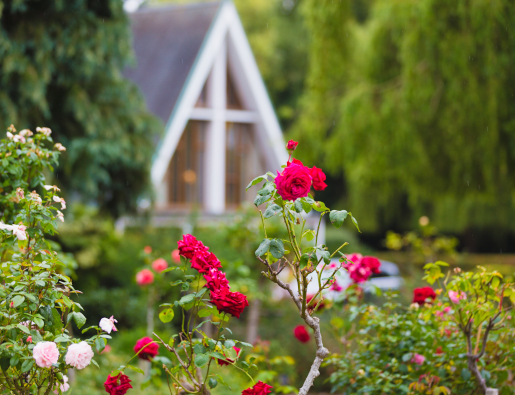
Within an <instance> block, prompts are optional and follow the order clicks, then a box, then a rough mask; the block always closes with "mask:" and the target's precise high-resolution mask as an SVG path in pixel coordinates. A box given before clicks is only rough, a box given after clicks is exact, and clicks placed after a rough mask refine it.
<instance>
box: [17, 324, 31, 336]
mask: <svg viewBox="0 0 515 395" xmlns="http://www.w3.org/2000/svg"><path fill="white" fill-rule="evenodd" d="M16 327H17V328H18V329H19V330H21V331H22V332H25V333H26V334H27V335H30V330H29V328H27V327H26V326H25V325H22V324H18V325H16Z"/></svg>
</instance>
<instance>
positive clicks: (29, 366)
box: [21, 359, 34, 373]
mask: <svg viewBox="0 0 515 395" xmlns="http://www.w3.org/2000/svg"><path fill="white" fill-rule="evenodd" d="M33 364H34V360H33V359H26V360H25V361H24V362H23V364H22V365H21V372H22V373H27V372H28V371H29V370H30V369H32V365H33Z"/></svg>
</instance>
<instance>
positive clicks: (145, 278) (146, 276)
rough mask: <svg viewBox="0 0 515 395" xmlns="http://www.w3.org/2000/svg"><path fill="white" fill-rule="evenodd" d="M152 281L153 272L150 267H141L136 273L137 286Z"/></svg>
mask: <svg viewBox="0 0 515 395" xmlns="http://www.w3.org/2000/svg"><path fill="white" fill-rule="evenodd" d="M153 282H154V273H152V271H151V270H150V269H143V270H140V271H139V272H138V273H136V283H137V284H138V285H139V286H144V285H148V284H152V283H153Z"/></svg>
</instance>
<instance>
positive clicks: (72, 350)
mask: <svg viewBox="0 0 515 395" xmlns="http://www.w3.org/2000/svg"><path fill="white" fill-rule="evenodd" d="M32 355H33V358H34V360H35V361H36V365H38V366H39V367H40V368H50V367H51V366H52V365H54V364H56V363H57V361H58V360H59V350H58V348H57V344H56V343H54V342H47V341H42V342H39V343H37V344H36V345H35V346H34V348H33V350H32ZM93 355H94V354H93V349H92V348H91V346H90V345H89V344H88V343H86V342H83V341H82V342H80V343H73V344H71V345H70V346H69V347H68V351H67V353H66V356H65V358H64V360H65V362H66V364H67V365H70V366H73V367H74V368H76V369H79V370H80V369H84V368H85V367H86V366H88V365H89V364H90V363H91V359H92V358H93Z"/></svg>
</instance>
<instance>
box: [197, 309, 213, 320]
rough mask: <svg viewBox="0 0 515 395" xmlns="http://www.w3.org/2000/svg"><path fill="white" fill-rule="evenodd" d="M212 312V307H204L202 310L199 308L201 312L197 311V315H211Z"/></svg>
mask: <svg viewBox="0 0 515 395" xmlns="http://www.w3.org/2000/svg"><path fill="white" fill-rule="evenodd" d="M211 314H213V310H212V309H202V310H199V312H198V313H197V315H198V316H199V317H202V318H203V317H209V316H210V315H211Z"/></svg>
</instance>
